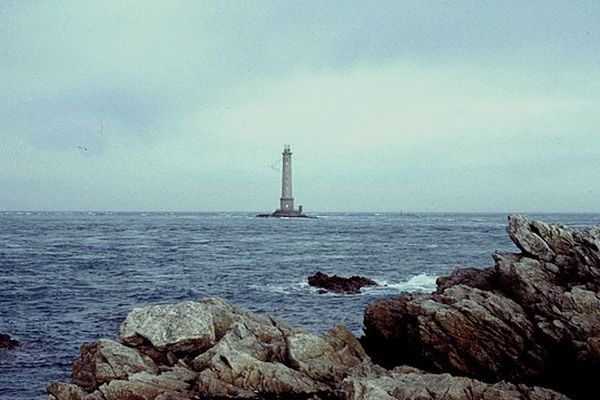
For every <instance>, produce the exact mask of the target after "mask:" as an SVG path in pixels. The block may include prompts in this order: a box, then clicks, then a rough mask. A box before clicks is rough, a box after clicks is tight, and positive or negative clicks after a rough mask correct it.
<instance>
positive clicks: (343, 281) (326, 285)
mask: <svg viewBox="0 0 600 400" xmlns="http://www.w3.org/2000/svg"><path fill="white" fill-rule="evenodd" d="M308 284H309V285H310V286H314V287H318V288H321V289H325V290H328V291H330V292H334V293H341V294H356V293H360V290H361V289H362V288H363V287H365V286H376V285H377V282H375V281H374V280H372V279H369V278H365V277H364V276H351V277H350V278H343V277H341V276H337V275H333V276H329V275H327V274H324V273H323V272H320V271H318V272H317V273H315V274H314V275H312V276H309V277H308Z"/></svg>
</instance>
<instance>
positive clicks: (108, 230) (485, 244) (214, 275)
mask: <svg viewBox="0 0 600 400" xmlns="http://www.w3.org/2000/svg"><path fill="white" fill-rule="evenodd" d="M528 216H530V217H534V218H538V219H541V220H544V221H547V222H557V223H562V224H565V225H569V226H573V227H579V228H580V227H587V226H591V225H600V214H541V215H535V214H529V215H528ZM505 226H506V215H505V214H357V213H353V214H323V215H320V217H319V218H318V219H271V218H265V219H263V218H255V217H254V214H250V213H33V212H32V213H25V212H23V213H21V212H6V213H2V214H0V331H2V332H6V333H9V334H10V335H11V336H13V337H14V338H16V339H18V340H19V341H21V342H23V346H22V347H20V348H18V349H16V350H11V351H0V399H16V400H21V399H22V400H25V399H27V400H29V399H45V398H46V396H45V392H44V388H45V386H46V385H47V384H48V383H50V382H52V381H56V380H68V379H69V376H70V371H71V365H72V363H73V361H75V360H76V359H77V358H78V356H79V350H78V349H79V346H80V345H81V344H82V343H84V342H91V341H95V340H98V339H100V338H105V337H108V338H115V337H116V335H117V331H118V325H119V323H120V321H121V320H122V319H123V318H124V317H125V315H126V314H127V313H128V312H129V311H130V310H131V309H132V308H133V307H138V306H143V305H150V304H166V303H174V302H178V301H182V300H191V299H200V298H204V297H209V296H219V297H222V298H224V299H227V300H229V301H231V302H233V303H234V304H236V305H238V306H241V307H244V308H247V309H250V310H253V311H258V312H265V313H269V314H273V315H276V316H279V317H281V318H282V319H284V320H285V321H286V322H288V323H290V324H293V325H296V326H299V327H302V328H304V329H306V330H309V331H313V332H317V333H318V332H322V331H325V330H327V329H328V328H330V327H331V326H333V325H334V324H339V323H341V324H345V325H347V326H348V327H349V328H350V329H352V330H353V331H354V332H355V333H356V334H360V332H361V327H362V312H363V309H364V307H365V306H366V305H367V304H369V303H372V302H374V301H377V300H379V299H382V298H387V297H394V296H398V295H399V294H401V293H402V292H406V291H425V292H429V291H432V290H434V288H435V279H436V278H437V277H438V276H440V275H446V274H449V273H450V272H451V271H452V270H453V269H454V268H455V267H457V266H475V267H486V266H490V265H492V259H491V257H490V253H491V252H492V251H493V250H495V249H503V250H509V251H510V250H515V247H514V246H513V245H512V243H511V242H510V241H509V239H508V236H507V234H506V232H505ZM317 270H321V271H323V272H326V273H329V274H338V275H344V276H349V275H364V276H367V277H370V278H373V279H375V280H376V281H378V282H379V283H380V284H381V286H380V287H377V288H370V289H367V290H365V291H364V292H363V293H362V294H359V295H333V294H319V293H318V292H317V291H315V290H313V289H312V288H310V287H308V285H307V284H306V278H307V277H308V276H309V275H311V274H312V273H314V272H316V271H317Z"/></svg>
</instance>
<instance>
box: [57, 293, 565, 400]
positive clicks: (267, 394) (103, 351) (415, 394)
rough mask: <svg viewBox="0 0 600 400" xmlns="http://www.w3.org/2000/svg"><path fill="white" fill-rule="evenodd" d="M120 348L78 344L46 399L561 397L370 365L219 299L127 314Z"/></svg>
mask: <svg viewBox="0 0 600 400" xmlns="http://www.w3.org/2000/svg"><path fill="white" fill-rule="evenodd" d="M120 340H121V343H117V342H115V341H112V340H100V341H98V342H97V343H94V344H89V345H84V346H82V349H81V353H82V360H81V361H80V362H78V363H77V364H76V366H75V367H74V377H73V382H72V383H70V384H69V383H53V384H51V385H50V386H48V388H47V391H48V394H49V399H50V400H84V399H86V400H123V399H136V400H167V399H171V400H184V399H186V400H191V399H200V398H201V399H256V400H259V399H295V400H308V399H312V400H319V399H321V400H340V399H346V400H351V399H352V400H374V399H377V400H379V399H381V400H386V399H387V400H394V399H396V400H408V399H424V400H428V399H430V400H434V399H442V398H443V399H449V400H462V399H465V398H480V399H490V400H491V399H500V400H502V399H506V400H508V399H522V400H532V399H536V400H551V399H555V400H567V398H566V397H564V396H562V395H560V394H558V393H556V392H553V391H551V390H548V389H543V388H540V387H532V386H525V385H513V384H510V383H497V384H487V383H483V382H480V381H477V380H474V379H469V378H456V377H452V376H450V375H448V374H442V375H435V374H428V373H424V372H422V371H420V370H417V369H415V368H406V367H405V368H398V369H395V370H394V371H391V372H389V371H386V370H384V369H383V368H381V367H379V366H377V365H375V364H373V363H372V362H371V359H370V358H369V357H368V356H367V354H366V353H365V351H364V349H363V347H362V346H361V344H360V343H359V341H358V340H357V339H356V338H355V337H354V336H353V335H352V333H351V332H350V331H348V329H347V328H345V327H341V326H337V327H334V328H332V329H331V330H330V331H329V332H327V333H325V334H323V335H320V336H317V335H314V334H311V333H306V332H303V331H301V330H298V329H296V328H293V327H291V326H289V325H287V324H285V323H284V322H281V321H278V320H276V319H274V318H271V317H267V316H262V315H258V314H253V313H250V312H247V311H244V310H241V309H239V308H236V307H234V306H232V305H230V304H229V303H227V302H225V301H223V300H220V299H207V300H203V301H200V302H184V303H180V304H176V305H167V306H163V305H161V306H151V307H144V308H140V309H135V310H134V311H133V312H132V313H130V314H129V316H128V317H127V318H126V319H125V321H124V322H123V324H122V325H121V329H120Z"/></svg>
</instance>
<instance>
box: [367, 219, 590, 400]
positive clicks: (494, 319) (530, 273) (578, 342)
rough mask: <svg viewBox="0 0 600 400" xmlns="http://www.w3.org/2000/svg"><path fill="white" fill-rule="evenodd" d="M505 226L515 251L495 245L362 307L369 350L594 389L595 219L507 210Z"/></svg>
mask: <svg viewBox="0 0 600 400" xmlns="http://www.w3.org/2000/svg"><path fill="white" fill-rule="evenodd" d="M507 231H508V233H509V235H510V237H511V239H512V240H513V241H514V243H515V244H516V245H517V247H518V248H519V249H520V250H521V253H519V254H509V253H503V252H496V253H495V254H494V255H493V257H494V260H495V265H494V267H493V268H487V269H484V270H479V272H478V271H477V270H475V269H469V270H466V271H463V272H459V271H455V272H454V273H453V274H452V275H451V276H450V277H449V278H447V279H440V280H438V289H437V291H436V292H435V293H434V294H432V295H408V296H403V297H401V298H399V299H395V300H385V301H380V302H378V303H375V304H372V305H370V306H369V307H367V309H366V310H365V319H364V323H365V337H364V338H363V343H364V344H365V346H366V348H367V350H368V353H369V354H370V355H371V356H372V357H373V358H374V359H375V360H377V361H378V362H380V363H382V364H383V365H385V366H387V367H393V366H395V365H402V364H404V363H408V364H410V365H415V366H418V367H420V368H424V369H426V370H428V371H432V372H450V373H453V374H459V375H466V376H469V377H472V378H478V379H482V380H485V381H492V382H494V381H500V380H510V381H515V382H524V381H526V382H534V383H537V384H540V385H543V386H550V387H554V388H556V389H559V390H561V391H564V392H566V393H569V394H571V395H573V396H574V397H578V398H582V399H596V398H600V386H598V385H597V384H596V383H595V378H594V377H595V376H598V375H599V374H600V357H599V355H600V351H599V349H600V347H599V345H600V294H599V292H598V290H599V288H600V251H599V248H600V228H591V229H587V230H583V231H575V230H572V229H568V228H565V227H563V226H558V225H548V224H545V223H542V222H538V221H530V220H528V219H526V218H523V217H521V216H518V215H511V216H510V217H509V221H508V228H507Z"/></svg>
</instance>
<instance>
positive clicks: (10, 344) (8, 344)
mask: <svg viewBox="0 0 600 400" xmlns="http://www.w3.org/2000/svg"><path fill="white" fill-rule="evenodd" d="M20 345H21V343H19V342H18V341H16V340H14V339H12V338H11V337H10V336H9V335H7V334H6V333H0V349H14V348H15V347H18V346H20Z"/></svg>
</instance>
